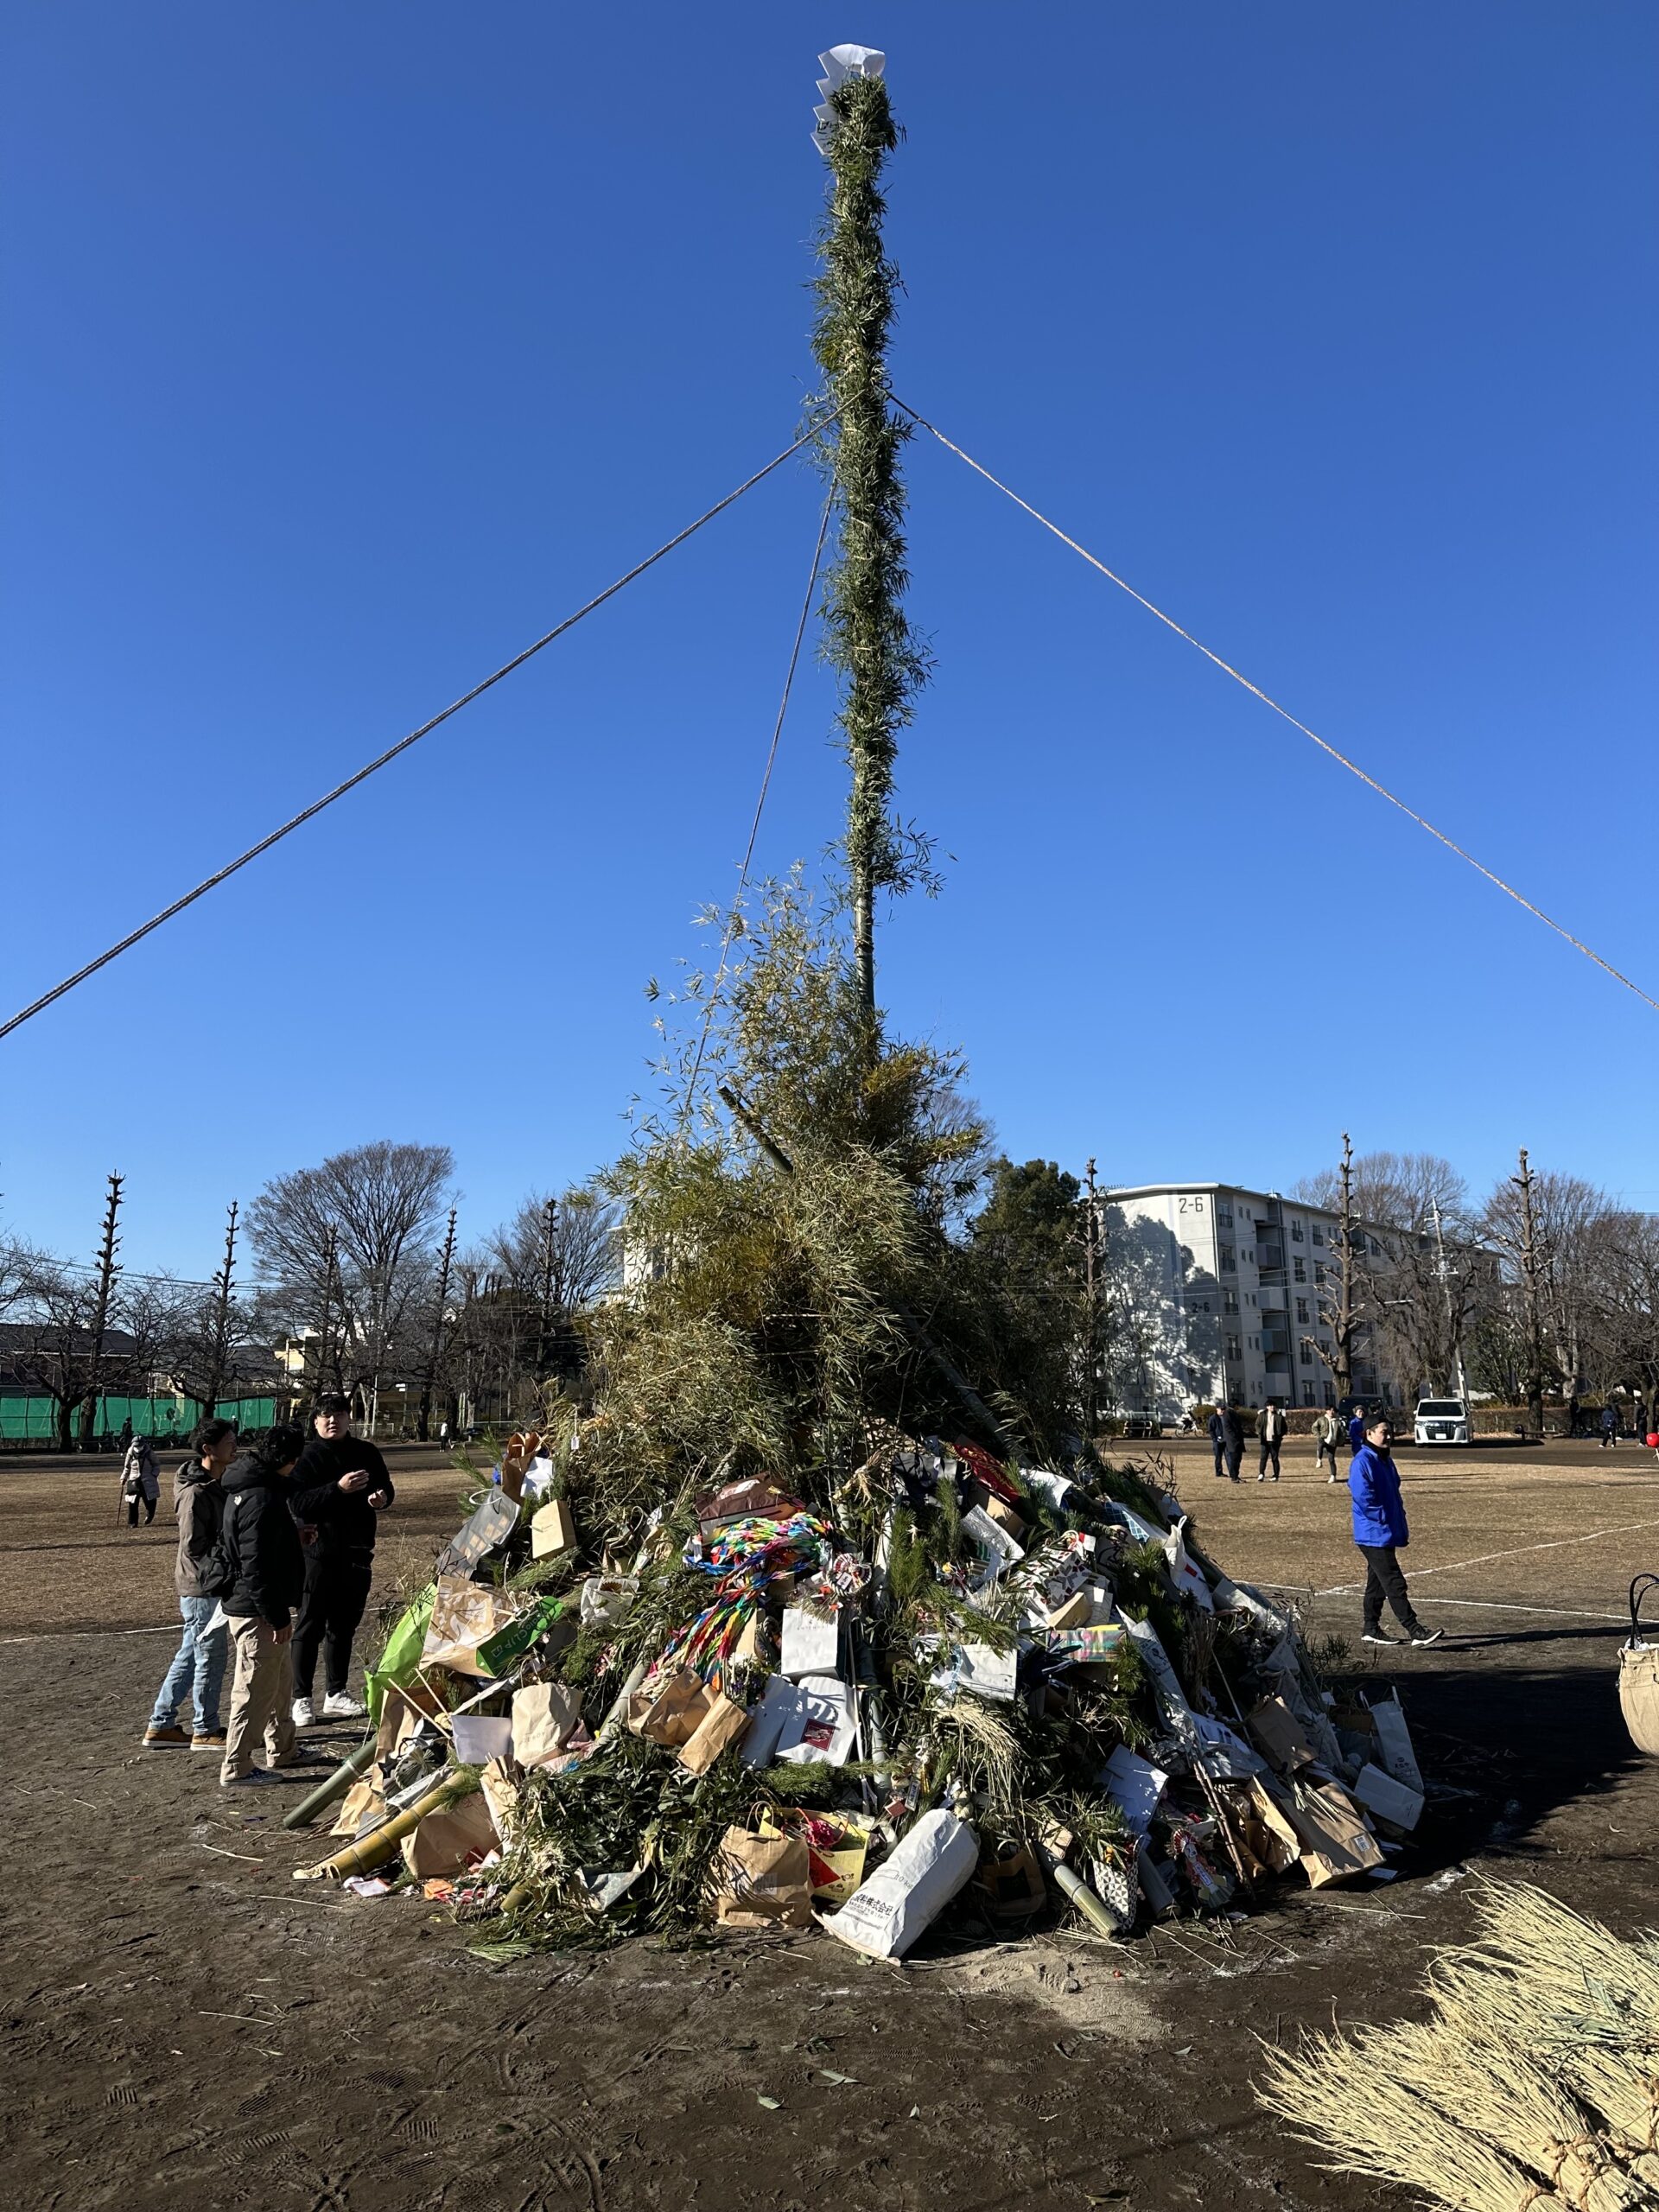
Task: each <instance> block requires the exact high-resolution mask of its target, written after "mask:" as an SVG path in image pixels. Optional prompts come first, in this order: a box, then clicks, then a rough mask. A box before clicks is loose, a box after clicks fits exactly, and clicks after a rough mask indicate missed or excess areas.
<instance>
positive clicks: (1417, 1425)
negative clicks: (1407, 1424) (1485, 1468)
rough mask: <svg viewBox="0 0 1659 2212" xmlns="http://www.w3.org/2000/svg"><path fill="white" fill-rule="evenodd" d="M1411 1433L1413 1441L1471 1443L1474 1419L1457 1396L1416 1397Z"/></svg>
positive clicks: (1418, 1442)
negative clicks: (1415, 1409)
mask: <svg viewBox="0 0 1659 2212" xmlns="http://www.w3.org/2000/svg"><path fill="white" fill-rule="evenodd" d="M1411 1433H1412V1440H1413V1441H1414V1443H1417V1444H1471V1443H1472V1442H1473V1441H1474V1434H1475V1424H1474V1418H1473V1416H1472V1414H1471V1413H1470V1411H1469V1408H1468V1407H1467V1406H1466V1405H1465V1402H1464V1401H1463V1400H1462V1399H1461V1398H1419V1399H1418V1401H1417V1411H1416V1414H1415V1415H1414V1418H1413V1421H1412V1425H1411Z"/></svg>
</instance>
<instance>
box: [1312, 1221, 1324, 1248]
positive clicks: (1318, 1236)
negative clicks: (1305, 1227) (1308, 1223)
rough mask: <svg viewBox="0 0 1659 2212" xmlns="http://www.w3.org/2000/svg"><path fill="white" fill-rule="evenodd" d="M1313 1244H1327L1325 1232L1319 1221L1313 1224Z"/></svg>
mask: <svg viewBox="0 0 1659 2212" xmlns="http://www.w3.org/2000/svg"><path fill="white" fill-rule="evenodd" d="M1313 1242H1314V1243H1316V1244H1323V1243H1324V1242H1325V1231H1324V1230H1322V1229H1321V1228H1320V1227H1319V1223H1318V1222H1317V1221H1316V1222H1315V1223H1314V1224H1313Z"/></svg>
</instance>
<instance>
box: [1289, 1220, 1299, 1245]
mask: <svg viewBox="0 0 1659 2212" xmlns="http://www.w3.org/2000/svg"><path fill="white" fill-rule="evenodd" d="M1290 1241H1291V1243H1293V1244H1300V1243H1301V1242H1302V1224H1301V1223H1300V1221H1293V1222H1292V1223H1291V1224H1290Z"/></svg>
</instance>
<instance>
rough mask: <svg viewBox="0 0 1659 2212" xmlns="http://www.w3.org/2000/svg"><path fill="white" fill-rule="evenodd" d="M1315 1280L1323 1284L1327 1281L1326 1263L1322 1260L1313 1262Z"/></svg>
mask: <svg viewBox="0 0 1659 2212" xmlns="http://www.w3.org/2000/svg"><path fill="white" fill-rule="evenodd" d="M1313 1280H1314V1281H1315V1282H1317V1283H1323V1282H1324V1281H1325V1263H1324V1262H1323V1261H1321V1260H1315V1261H1314V1262H1313Z"/></svg>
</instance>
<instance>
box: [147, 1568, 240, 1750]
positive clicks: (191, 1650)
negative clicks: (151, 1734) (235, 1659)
mask: <svg viewBox="0 0 1659 2212" xmlns="http://www.w3.org/2000/svg"><path fill="white" fill-rule="evenodd" d="M218 1605H219V1600H218V1599H217V1598H181V1599H180V1600H179V1611H180V1612H181V1613H182V1614H183V1616H184V1635H183V1637H181V1640H180V1643H179V1648H178V1649H177V1651H175V1653H174V1655H173V1664H172V1665H171V1666H170V1667H169V1668H168V1670H167V1680H166V1681H164V1682H163V1683H162V1687H161V1688H160V1689H159V1690H158V1691H157V1692H156V1710H155V1711H154V1713H151V1714H150V1716H149V1725H150V1726H151V1727H152V1728H170V1727H171V1726H172V1725H173V1723H174V1722H175V1720H176V1719H178V1717H179V1707H180V1706H181V1705H182V1704H183V1702H184V1700H185V1698H186V1696H187V1694H188V1697H189V1700H190V1702H191V1705H192V1707H194V1713H195V1732H196V1734H197V1735H198V1736H207V1735H216V1734H217V1733H218V1732H219V1690H220V1688H221V1687H222V1686H223V1683H224V1681H225V1659H226V1651H227V1649H228V1648H229V1643H230V1638H229V1637H228V1636H227V1635H226V1632H225V1630H223V1629H220V1630H219V1632H218V1633H217V1634H216V1635H214V1636H204V1635H203V1634H202V1632H201V1631H202V1630H203V1629H204V1628H206V1627H207V1624H208V1622H209V1621H210V1620H211V1619H212V1618H213V1614H214V1611H216V1609H217V1607H218Z"/></svg>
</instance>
